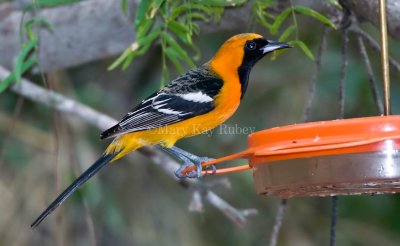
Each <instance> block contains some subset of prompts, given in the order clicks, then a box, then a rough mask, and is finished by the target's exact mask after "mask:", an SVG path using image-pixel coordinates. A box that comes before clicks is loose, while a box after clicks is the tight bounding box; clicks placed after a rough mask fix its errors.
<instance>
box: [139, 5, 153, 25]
mask: <svg viewBox="0 0 400 246" xmlns="http://www.w3.org/2000/svg"><path fill="white" fill-rule="evenodd" d="M150 3H151V1H148V0H141V1H140V3H139V6H138V7H137V9H136V15H135V26H136V27H138V26H139V25H140V24H141V23H142V21H143V20H144V19H145V18H146V13H147V11H148V9H149V7H150Z"/></svg>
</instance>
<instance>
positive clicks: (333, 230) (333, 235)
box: [329, 196, 339, 246]
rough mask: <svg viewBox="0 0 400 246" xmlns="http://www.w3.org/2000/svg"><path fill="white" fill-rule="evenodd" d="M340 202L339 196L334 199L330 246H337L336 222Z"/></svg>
mask: <svg viewBox="0 0 400 246" xmlns="http://www.w3.org/2000/svg"><path fill="white" fill-rule="evenodd" d="M338 201H339V198H338V197H337V196H333V197H332V210H331V214H332V216H331V230H330V235H329V236H330V237H329V246H335V243H336V222H337V214H338V212H337V210H338Z"/></svg>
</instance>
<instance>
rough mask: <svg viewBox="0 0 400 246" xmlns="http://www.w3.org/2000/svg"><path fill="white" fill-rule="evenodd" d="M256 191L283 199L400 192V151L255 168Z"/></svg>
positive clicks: (263, 165) (360, 154)
mask: <svg viewBox="0 0 400 246" xmlns="http://www.w3.org/2000/svg"><path fill="white" fill-rule="evenodd" d="M253 175H254V182H255V186H256V191H257V193H258V194H261V195H275V196H278V197H281V198H284V199H287V198H291V197H305V196H334V195H358V194H382V193H397V192H400V152H399V151H397V150H390V151H384V152H371V153H359V154H347V155H333V156H320V157H312V158H301V159H292V160H285V161H275V162H270V163H265V164H257V165H254V166H253Z"/></svg>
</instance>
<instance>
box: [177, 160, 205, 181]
mask: <svg viewBox="0 0 400 246" xmlns="http://www.w3.org/2000/svg"><path fill="white" fill-rule="evenodd" d="M193 165H195V164H193V163H191V162H188V163H185V164H183V165H182V166H180V167H179V168H178V170H176V171H175V176H176V177H177V178H178V179H184V178H191V179H194V178H200V177H201V166H198V165H196V169H195V170H193V171H191V172H190V173H187V174H182V172H183V170H185V169H186V168H188V167H191V166H193ZM199 170H200V171H199ZM199 174H200V175H199Z"/></svg>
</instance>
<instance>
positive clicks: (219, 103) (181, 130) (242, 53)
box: [31, 33, 290, 228]
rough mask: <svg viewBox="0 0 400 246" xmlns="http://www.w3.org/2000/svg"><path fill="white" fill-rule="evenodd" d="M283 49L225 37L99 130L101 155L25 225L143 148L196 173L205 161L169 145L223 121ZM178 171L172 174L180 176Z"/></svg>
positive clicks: (250, 37) (253, 38)
mask: <svg viewBox="0 0 400 246" xmlns="http://www.w3.org/2000/svg"><path fill="white" fill-rule="evenodd" d="M289 47H290V46H289V45H288V44H286V43H281V42H277V41H272V40H267V39H265V38H263V37H262V36H261V35H259V34H254V33H245V34H239V35H236V36H233V37H231V38H230V39H228V40H227V41H226V42H225V43H224V44H223V45H222V46H221V47H220V48H219V50H218V52H217V53H216V55H215V56H214V57H213V58H212V59H211V60H210V61H209V62H207V63H205V64H203V65H201V66H200V67H198V68H195V69H192V70H190V71H188V72H187V73H185V74H183V75H182V76H180V77H178V78H177V79H175V80H173V81H172V82H171V83H170V84H168V85H167V86H166V87H164V88H163V89H161V90H159V91H157V92H155V93H154V94H152V95H151V96H149V97H148V98H146V99H145V100H143V101H142V102H141V103H140V104H139V105H137V106H136V107H135V108H133V109H132V110H131V111H130V112H129V113H128V114H127V115H126V116H125V117H124V118H123V119H122V120H121V121H120V122H119V123H118V124H116V125H115V126H113V127H111V128H110V129H108V130H107V131H105V132H103V133H102V134H101V139H106V138H114V140H113V141H112V143H111V144H110V145H109V146H108V147H107V149H106V150H105V152H104V154H103V155H102V156H101V157H100V158H99V159H98V160H97V161H96V162H95V163H94V164H93V165H92V166H91V167H89V168H88V169H87V170H86V171H85V172H84V173H83V174H82V175H81V176H79V177H78V178H77V179H76V180H75V181H74V182H73V183H72V184H71V185H70V186H69V187H68V188H67V189H66V190H65V191H64V192H63V193H61V194H60V195H59V196H58V197H57V198H56V199H55V200H54V201H53V202H52V203H51V204H50V206H49V207H48V208H47V209H46V210H45V211H44V212H43V213H42V214H41V215H40V216H39V217H38V218H37V219H36V220H35V221H34V222H33V223H32V225H31V227H32V228H35V227H36V226H38V225H39V224H40V223H41V222H42V221H43V220H44V219H45V218H46V217H47V216H48V215H49V214H50V213H51V212H53V211H54V209H56V208H57V207H58V206H59V205H60V204H61V203H62V202H64V201H65V200H66V199H67V198H68V197H69V196H70V195H71V194H72V193H73V192H74V191H75V190H76V189H78V188H79V187H80V186H81V185H82V184H84V183H85V182H86V181H87V180H88V179H90V178H91V177H92V176H93V175H95V174H96V173H97V172H98V171H99V170H100V169H101V168H102V167H104V166H105V165H106V164H107V163H110V162H113V161H115V160H118V159H119V158H121V157H123V156H124V155H126V154H128V153H129V152H131V151H134V150H136V149H138V148H140V147H143V146H149V145H159V146H161V148H162V149H163V150H165V151H166V152H168V153H170V154H171V155H173V156H174V157H176V158H178V159H179V160H181V161H182V162H184V164H185V165H183V167H187V166H188V165H196V166H197V169H196V170H195V171H194V172H195V173H192V174H190V175H189V176H190V177H193V176H198V175H200V174H201V163H202V162H204V161H206V160H207V158H201V157H197V156H195V155H192V154H190V153H188V152H185V151H183V150H181V149H179V148H177V147H174V144H175V142H176V141H177V140H179V139H181V138H185V137H189V136H193V135H197V134H200V133H202V132H204V131H207V130H209V129H212V128H214V127H216V126H218V125H220V124H221V123H223V122H224V121H226V120H227V119H228V118H229V117H230V116H231V115H232V114H233V113H234V112H235V111H236V109H237V108H238V106H239V104H240V101H241V99H242V98H243V96H244V94H245V92H246V90H247V85H248V82H249V75H250V71H251V69H252V67H253V66H254V64H255V63H256V62H257V61H259V60H260V59H261V58H262V57H264V56H265V55H266V54H268V53H270V52H272V51H275V50H278V49H283V48H289ZM181 170H182V169H180V170H178V171H177V172H176V175H177V176H178V177H180V178H182V174H181Z"/></svg>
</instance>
